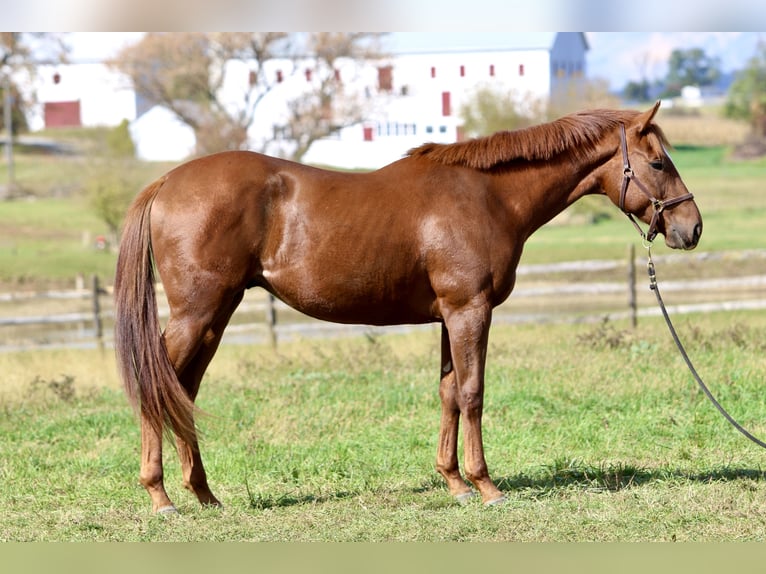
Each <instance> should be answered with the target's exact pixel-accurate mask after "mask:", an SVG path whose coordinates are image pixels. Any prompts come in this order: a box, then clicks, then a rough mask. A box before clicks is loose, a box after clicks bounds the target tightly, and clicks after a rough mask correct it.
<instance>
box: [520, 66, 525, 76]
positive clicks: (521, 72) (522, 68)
mask: <svg viewBox="0 0 766 574" xmlns="http://www.w3.org/2000/svg"><path fill="white" fill-rule="evenodd" d="M523 75H524V64H519V76H523Z"/></svg>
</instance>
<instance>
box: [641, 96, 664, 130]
mask: <svg viewBox="0 0 766 574" xmlns="http://www.w3.org/2000/svg"><path fill="white" fill-rule="evenodd" d="M659 109H660V100H657V101H656V102H655V104H654V106H652V107H651V108H650V109H648V110H646V111H645V112H644V113H643V114H641V115H640V116H638V118H637V119H636V123H637V124H638V133H640V134H642V133H645V132H646V129H647V128H648V127H649V124H650V123H652V120H653V119H654V116H655V115H656V114H657V110H659Z"/></svg>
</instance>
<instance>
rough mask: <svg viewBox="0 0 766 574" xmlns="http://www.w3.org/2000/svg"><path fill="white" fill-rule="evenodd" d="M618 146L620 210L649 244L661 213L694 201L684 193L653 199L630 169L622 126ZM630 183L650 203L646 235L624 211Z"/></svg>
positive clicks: (655, 234)
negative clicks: (620, 166) (620, 163)
mask: <svg viewBox="0 0 766 574" xmlns="http://www.w3.org/2000/svg"><path fill="white" fill-rule="evenodd" d="M620 146H621V148H622V188H621V189H620V209H621V210H622V212H623V213H624V214H625V215H627V216H628V219H630V221H631V223H633V226H634V227H635V228H636V229H637V230H638V232H639V233H640V234H641V237H643V238H644V239H645V240H646V241H648V242H649V243H651V242H652V241H654V238H655V237H657V232H658V231H657V225H658V224H659V222H660V215H661V214H662V212H663V211H664V210H665V209H667V208H669V207H672V206H674V205H678V204H679V203H682V202H684V201H686V200H687V199H694V195H692V194H691V193H685V194H684V195H679V196H678V197H674V198H672V199H665V200H663V199H658V198H656V197H654V196H653V195H652V194H651V192H650V191H649V190H648V189H647V188H646V186H645V185H644V184H643V183H641V180H639V179H638V177H636V174H635V172H634V171H633V168H632V167H630V160H629V159H628V143H627V138H626V137H625V125H624V124H620ZM631 181H634V182H635V183H636V185H637V186H638V189H640V190H641V192H642V193H643V194H644V195H645V196H646V197H648V198H649V201H651V202H652V209H654V213H653V214H652V220H651V222H650V223H649V229H648V230H647V231H646V233H644V232H643V230H642V229H641V226H640V225H639V224H638V222H637V221H636V219H635V217H633V214H632V213H629V212H628V211H626V210H625V196H626V194H627V193H628V185H629V184H630V182H631Z"/></svg>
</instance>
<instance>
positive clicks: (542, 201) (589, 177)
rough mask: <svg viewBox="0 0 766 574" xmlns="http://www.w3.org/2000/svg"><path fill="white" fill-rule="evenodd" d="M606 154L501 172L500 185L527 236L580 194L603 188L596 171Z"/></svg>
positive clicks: (531, 165) (499, 187)
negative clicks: (591, 158)
mask: <svg viewBox="0 0 766 574" xmlns="http://www.w3.org/2000/svg"><path fill="white" fill-rule="evenodd" d="M605 157H606V156H604V157H602V158H598V159H595V160H592V161H591V162H589V163H586V162H585V161H583V162H582V163H581V164H579V165H578V164H577V163H576V162H572V161H571V160H569V159H567V160H561V159H560V160H558V161H552V162H539V163H535V164H530V165H529V166H525V168H524V172H523V174H519V173H518V172H514V171H513V170H511V171H509V172H504V173H503V174H501V175H499V176H498V177H499V178H500V181H499V182H498V183H499V184H498V186H497V187H498V189H499V190H500V192H499V193H500V195H501V196H502V198H503V200H504V201H505V202H506V204H507V205H508V207H509V209H510V210H511V211H512V212H513V213H514V214H515V215H516V221H515V222H514V223H515V224H516V225H519V224H520V225H521V226H522V227H523V228H524V229H525V232H526V233H525V234H526V236H527V237H529V235H531V234H532V233H533V232H534V231H536V230H537V229H539V228H540V227H541V226H543V225H545V224H546V223H548V222H549V221H550V220H551V219H553V218H554V217H556V216H557V215H559V214H560V213H561V212H562V211H564V210H565V209H566V208H567V207H569V206H570V205H572V204H573V203H574V202H575V201H577V200H578V199H580V198H581V197H583V196H585V195H588V194H592V193H598V192H599V191H600V189H599V184H598V181H597V178H596V176H595V172H596V170H597V168H598V167H599V166H600V165H602V164H603V163H604V161H605Z"/></svg>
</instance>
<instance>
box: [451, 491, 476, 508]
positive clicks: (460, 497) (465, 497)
mask: <svg viewBox="0 0 766 574" xmlns="http://www.w3.org/2000/svg"><path fill="white" fill-rule="evenodd" d="M474 496H476V495H475V494H474V493H473V492H472V491H470V490H469V491H468V492H462V493H460V494H456V495H455V500H457V501H458V503H459V504H463V505H465V504H468V502H469V501H470V500H471V499H472V498H473V497H474Z"/></svg>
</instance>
